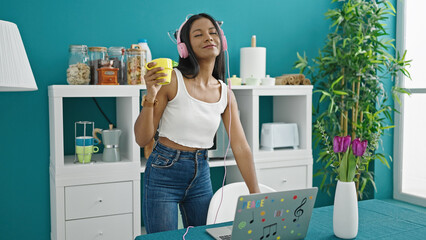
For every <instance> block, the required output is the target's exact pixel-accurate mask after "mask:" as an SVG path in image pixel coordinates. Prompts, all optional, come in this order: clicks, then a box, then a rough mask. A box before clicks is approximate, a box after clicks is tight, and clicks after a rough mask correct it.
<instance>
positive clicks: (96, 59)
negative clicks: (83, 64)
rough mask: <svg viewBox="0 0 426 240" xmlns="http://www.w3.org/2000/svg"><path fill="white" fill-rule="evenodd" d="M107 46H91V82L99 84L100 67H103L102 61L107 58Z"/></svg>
mask: <svg viewBox="0 0 426 240" xmlns="http://www.w3.org/2000/svg"><path fill="white" fill-rule="evenodd" d="M106 53H107V48H106V47H89V58H90V61H89V66H90V84H91V85H96V84H98V71H97V70H98V68H100V67H101V61H103V60H106Z"/></svg>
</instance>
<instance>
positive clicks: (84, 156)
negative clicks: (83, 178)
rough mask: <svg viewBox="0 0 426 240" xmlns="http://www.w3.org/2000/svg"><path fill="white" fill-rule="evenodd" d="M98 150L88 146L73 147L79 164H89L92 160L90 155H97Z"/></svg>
mask: <svg viewBox="0 0 426 240" xmlns="http://www.w3.org/2000/svg"><path fill="white" fill-rule="evenodd" d="M98 151H99V148H98V147H96V146H93V145H90V146H75V153H76V154H77V157H78V161H79V162H81V163H89V162H90V161H91V159H92V154H93V153H97V152H98Z"/></svg>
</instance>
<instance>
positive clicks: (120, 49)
mask: <svg viewBox="0 0 426 240" xmlns="http://www.w3.org/2000/svg"><path fill="white" fill-rule="evenodd" d="M123 51H125V48H124V47H109V48H108V53H115V55H117V54H120V55H121V54H122V52H123Z"/></svg>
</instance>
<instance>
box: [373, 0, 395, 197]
mask: <svg viewBox="0 0 426 240" xmlns="http://www.w3.org/2000/svg"><path fill="white" fill-rule="evenodd" d="M390 2H391V3H392V4H393V5H394V7H395V9H396V7H397V5H396V4H397V1H396V0H391V1H390ZM384 23H385V24H387V26H386V30H387V32H388V34H389V36H390V37H392V38H393V39H395V38H396V16H395V17H392V18H389V19H388V20H386V21H385V22H384ZM394 44H396V43H395V42H394ZM389 53H391V54H393V55H395V49H389ZM393 85H394V83H393V82H392V81H391V80H390V78H389V80H388V81H386V82H385V83H384V88H385V89H386V92H387V93H388V94H389V104H390V105H391V106H392V107H393V106H394V101H393V99H392V94H391V90H392V86H393ZM393 124H394V123H392V122H388V125H393ZM393 135H394V130H393V129H389V130H386V131H385V135H384V136H383V137H382V138H381V140H382V141H383V142H382V146H383V148H379V150H378V152H381V153H383V154H384V155H385V156H386V159H387V160H388V162H389V165H390V167H391V168H390V169H388V168H387V167H386V166H385V165H384V164H382V163H381V162H380V161H375V162H374V172H375V182H376V187H377V192H374V198H377V199H386V198H392V197H393V162H392V159H393V150H394V149H393V146H394V145H393ZM389 155H390V156H391V158H392V159H390V158H389V157H388V156H389Z"/></svg>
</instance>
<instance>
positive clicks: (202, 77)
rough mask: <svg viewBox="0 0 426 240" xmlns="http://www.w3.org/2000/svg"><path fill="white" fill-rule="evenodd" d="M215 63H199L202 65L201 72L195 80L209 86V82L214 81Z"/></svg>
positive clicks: (209, 61) (210, 61)
mask: <svg viewBox="0 0 426 240" xmlns="http://www.w3.org/2000/svg"><path fill="white" fill-rule="evenodd" d="M214 63H215V61H214V60H213V61H212V60H208V61H199V62H198V64H199V65H200V72H199V73H198V75H197V77H196V78H195V80H197V81H199V82H200V84H203V85H208V84H209V81H210V80H211V79H213V77H212V75H213V69H214Z"/></svg>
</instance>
